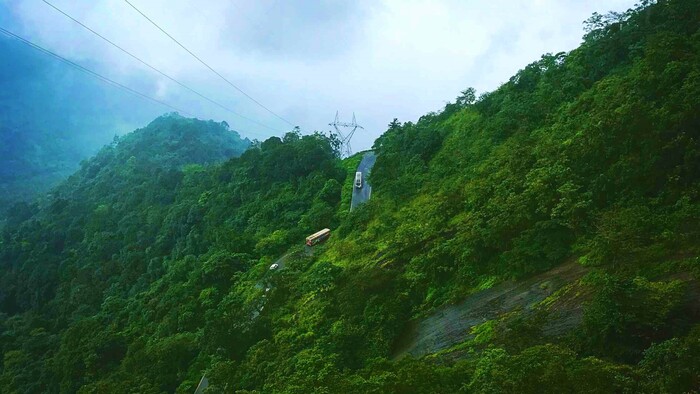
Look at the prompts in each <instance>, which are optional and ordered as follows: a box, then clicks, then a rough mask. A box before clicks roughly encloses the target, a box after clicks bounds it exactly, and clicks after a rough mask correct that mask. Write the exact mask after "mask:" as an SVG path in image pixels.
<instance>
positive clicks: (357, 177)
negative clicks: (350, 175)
mask: <svg viewBox="0 0 700 394" xmlns="http://www.w3.org/2000/svg"><path fill="white" fill-rule="evenodd" d="M355 187H356V188H358V189H360V188H362V172H360V171H357V172H356V173H355Z"/></svg>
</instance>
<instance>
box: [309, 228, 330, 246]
mask: <svg viewBox="0 0 700 394" xmlns="http://www.w3.org/2000/svg"><path fill="white" fill-rule="evenodd" d="M330 236H331V230H330V229H327V228H324V229H323V230H321V231H318V232H315V233H313V234H311V235H309V236H308V237H306V245H308V246H314V245H316V244H317V243H319V242H323V241H325V240H327V239H328V237H330Z"/></svg>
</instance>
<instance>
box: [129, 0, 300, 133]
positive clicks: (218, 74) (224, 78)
mask: <svg viewBox="0 0 700 394" xmlns="http://www.w3.org/2000/svg"><path fill="white" fill-rule="evenodd" d="M124 1H125V2H126V3H127V4H129V5H130V6H131V8H133V9H134V10H136V12H138V13H139V14H141V16H143V17H144V18H146V20H148V21H149V22H151V24H153V26H155V27H156V28H158V30H160V31H161V32H163V34H165V35H166V36H168V37H169V38H170V39H171V40H173V41H175V43H176V44H177V45H179V46H180V47H181V48H182V49H184V50H185V51H187V53H189V54H190V55H192V57H194V58H195V59H197V60H198V61H199V62H200V63H202V64H203V65H204V66H206V67H207V68H208V69H209V70H211V72H213V73H214V74H216V75H217V76H219V78H221V79H222V80H224V82H226V83H227V84H229V85H231V87H233V88H234V89H236V90H238V91H239V92H240V93H241V94H243V95H244V96H246V97H247V98H249V99H250V100H251V101H253V102H254V103H255V104H257V105H259V106H260V107H262V108H263V109H264V110H266V111H267V112H269V113H271V114H272V115H274V116H276V117H277V118H279V119H280V120H282V121H284V122H285V123H287V124H288V125H290V126H292V127H295V125H294V124H293V123H292V122H290V121H288V120H287V119H285V118H283V117H281V116H280V115H277V114H276V113H275V112H274V111H272V110H271V109H269V108H267V107H266V106H264V105H263V104H262V103H261V102H259V101H258V100H256V99H254V98H253V97H251V96H250V95H249V94H248V93H246V92H244V91H243V90H242V89H241V88H239V87H238V86H236V85H234V84H233V82H231V81H229V80H228V79H226V77H224V76H223V75H221V74H220V73H219V72H217V71H216V70H214V69H213V68H212V67H211V66H210V65H209V64H207V63H206V62H205V61H204V60H202V59H200V58H199V56H197V55H195V54H194V53H193V52H192V51H190V50H189V49H187V47H185V46H184V45H182V44H181V43H180V41H178V40H176V39H175V37H173V36H171V35H170V34H168V32H167V31H165V30H163V28H161V27H160V26H158V24H157V23H155V22H154V21H153V20H152V19H151V18H149V17H148V16H147V15H146V14H144V13H143V12H141V10H139V9H138V8H136V6H135V5H133V4H131V2H130V1H129V0H124Z"/></svg>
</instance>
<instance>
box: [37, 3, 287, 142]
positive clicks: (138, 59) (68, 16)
mask: <svg viewBox="0 0 700 394" xmlns="http://www.w3.org/2000/svg"><path fill="white" fill-rule="evenodd" d="M42 1H43V2H44V3H46V4H47V5H48V6H50V7H51V8H53V9H55V10H56V11H58V12H60V13H61V14H63V15H64V16H65V17H67V18H68V19H70V20H72V21H73V22H75V23H77V24H78V25H80V26H82V27H83V28H85V29H86V30H88V31H89V32H91V33H92V34H94V35H96V36H97V37H99V38H101V39H103V40H104V41H106V42H107V43H109V44H110V45H112V46H113V47H115V48H117V49H119V50H120V51H122V52H124V53H125V54H127V55H129V56H130V57H132V58H133V59H135V60H137V61H138V62H139V63H141V64H143V65H144V66H146V67H148V68H150V69H151V70H153V71H155V72H157V73H158V74H160V75H162V76H164V77H165V78H167V79H169V80H171V81H173V82H175V83H176V84H178V85H180V86H181V87H183V88H185V89H187V90H189V91H190V92H192V93H194V94H196V95H197V96H199V97H201V98H203V99H205V100H207V101H208V102H210V103H212V104H214V105H216V106H218V107H220V108H223V109H224V110H226V111H228V112H230V113H232V114H234V115H236V116H238V117H240V118H242V119H245V120H247V121H249V122H252V123H255V124H257V125H258V126H262V127H264V128H266V129H270V130H273V131H275V132H277V133H281V132H282V131H281V130H277V129H275V128H272V127H270V126H267V125H265V124H263V123H260V122H258V121H256V120H255V119H251V118H249V117H247V116H244V115H241V114H239V113H238V112H236V111H234V110H232V109H230V108H228V107H226V106H224V105H223V104H221V103H219V102H217V101H215V100H213V99H210V98H209V97H207V96H205V95H203V94H201V93H199V92H198V91H196V90H194V89H192V88H190V87H189V86H187V85H185V84H184V83H182V82H180V81H178V80H177V79H175V78H173V77H171V76H170V75H168V74H166V73H164V72H162V71H160V70H159V69H157V68H156V67H154V66H152V65H150V64H148V63H146V62H145V61H144V60H142V59H141V58H139V57H138V56H136V55H134V54H132V53H131V52H129V51H127V50H126V49H124V48H122V47H121V46H119V45H117V44H115V43H114V42H113V41H111V40H109V39H108V38H106V37H104V36H103V35H101V34H100V33H98V32H96V31H95V30H93V29H91V28H90V27H88V26H86V25H85V24H83V23H82V22H80V21H79V20H77V19H75V18H73V17H72V16H70V15H68V14H67V13H66V12H64V11H63V10H61V9H60V8H58V7H56V6H55V5H53V4H51V3H50V2H48V1H47V0H42Z"/></svg>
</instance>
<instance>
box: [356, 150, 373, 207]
mask: <svg viewBox="0 0 700 394" xmlns="http://www.w3.org/2000/svg"><path fill="white" fill-rule="evenodd" d="M376 161H377V155H375V154H374V152H372V151H369V152H367V153H365V155H364V156H362V161H360V165H358V166H357V171H359V172H361V173H362V187H361V188H357V187H355V178H354V177H353V179H352V182H353V186H352V201H351V203H350V210H351V211H352V210H353V209H354V208H355V207H357V206H358V205H360V204H362V203H365V202H367V200H369V198H370V197H371V196H372V185H370V184H369V182H367V176H368V175H369V172H370V171H371V170H372V167H373V166H374V163H375V162H376Z"/></svg>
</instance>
